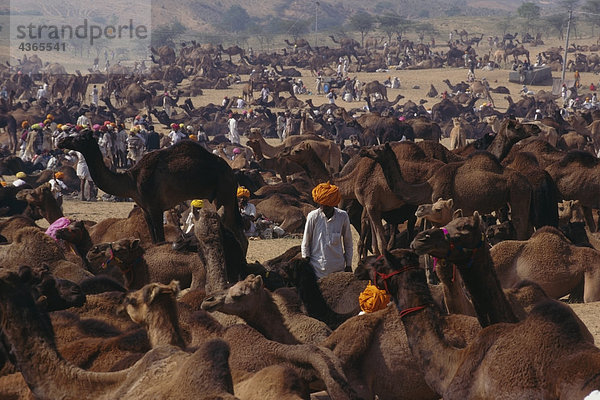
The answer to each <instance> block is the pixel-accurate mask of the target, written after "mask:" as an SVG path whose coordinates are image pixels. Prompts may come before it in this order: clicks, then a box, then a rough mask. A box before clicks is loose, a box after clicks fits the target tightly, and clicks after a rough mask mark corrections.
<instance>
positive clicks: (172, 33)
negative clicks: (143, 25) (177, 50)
mask: <svg viewBox="0 0 600 400" xmlns="http://www.w3.org/2000/svg"><path fill="white" fill-rule="evenodd" d="M186 30H187V28H186V27H185V26H184V25H183V24H182V23H181V22H179V21H174V22H172V23H170V24H168V25H159V26H157V27H155V28H154V27H153V28H152V37H151V42H152V46H155V47H159V46H162V45H164V44H166V45H168V46H171V47H174V46H175V44H174V41H175V39H176V38H177V37H178V36H180V35H182V34H183V33H185V31H186Z"/></svg>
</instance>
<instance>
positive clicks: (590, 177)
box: [546, 151, 600, 232]
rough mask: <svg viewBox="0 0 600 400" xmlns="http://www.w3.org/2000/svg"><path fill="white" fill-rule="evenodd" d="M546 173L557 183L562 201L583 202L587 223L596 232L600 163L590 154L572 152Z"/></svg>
mask: <svg viewBox="0 0 600 400" xmlns="http://www.w3.org/2000/svg"><path fill="white" fill-rule="evenodd" d="M546 171H548V173H549V174H550V176H551V177H552V179H554V182H556V186H557V187H558V191H559V192H560V194H561V197H562V199H564V200H579V201H580V202H581V205H582V206H583V212H584V216H585V222H586V223H587V225H588V227H589V228H590V230H591V231H592V232H594V231H596V224H595V222H594V218H593V216H592V209H593V208H600V202H599V200H600V198H599V197H598V196H597V195H596V194H597V193H598V190H599V189H600V188H599V187H598V182H600V179H599V174H600V161H598V159H597V158H596V157H594V156H593V155H591V154H589V153H586V152H581V151H571V152H569V153H567V154H566V155H565V156H564V157H563V158H562V159H561V160H560V161H557V162H555V163H554V164H551V165H549V166H548V167H547V168H546Z"/></svg>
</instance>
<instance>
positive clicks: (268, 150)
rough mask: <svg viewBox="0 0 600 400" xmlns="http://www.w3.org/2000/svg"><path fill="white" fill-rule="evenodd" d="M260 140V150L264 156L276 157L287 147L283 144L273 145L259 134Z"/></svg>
mask: <svg viewBox="0 0 600 400" xmlns="http://www.w3.org/2000/svg"><path fill="white" fill-rule="evenodd" d="M258 142H259V143H260V150H261V153H262V154H263V156H264V157H269V158H273V157H276V156H277V154H279V152H280V151H281V150H283V148H284V147H285V146H284V145H283V144H282V145H279V146H271V145H270V144H269V143H267V141H266V140H265V138H264V137H262V135H258Z"/></svg>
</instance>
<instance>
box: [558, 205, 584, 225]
mask: <svg viewBox="0 0 600 400" xmlns="http://www.w3.org/2000/svg"><path fill="white" fill-rule="evenodd" d="M569 222H585V217H584V215H583V207H582V206H581V202H580V201H579V200H563V201H562V202H560V203H558V223H559V225H567V224H568V223H569Z"/></svg>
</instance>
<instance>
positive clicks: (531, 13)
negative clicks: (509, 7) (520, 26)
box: [517, 2, 540, 31]
mask: <svg viewBox="0 0 600 400" xmlns="http://www.w3.org/2000/svg"><path fill="white" fill-rule="evenodd" d="M517 14H519V17H521V18H525V20H526V21H527V31H529V26H530V24H531V20H533V19H535V18H539V16H540V6H538V5H537V4H535V3H532V2H526V3H523V4H521V5H520V6H519V8H517Z"/></svg>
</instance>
